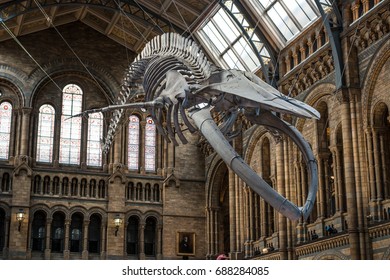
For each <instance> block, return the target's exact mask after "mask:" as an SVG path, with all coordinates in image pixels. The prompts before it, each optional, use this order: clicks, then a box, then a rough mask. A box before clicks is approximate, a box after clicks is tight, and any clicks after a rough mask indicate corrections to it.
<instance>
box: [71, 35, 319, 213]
mask: <svg viewBox="0 0 390 280" xmlns="http://www.w3.org/2000/svg"><path fill="white" fill-rule="evenodd" d="M140 93H142V94H144V101H143V102H135V103H129V101H130V100H131V99H132V98H133V97H135V96H137V95H139V94H140ZM126 108H144V109H147V110H148V111H149V113H150V115H151V117H152V118H153V120H154V122H155V124H156V127H157V130H158V132H159V133H160V134H161V135H162V136H163V137H164V138H165V139H166V141H168V142H172V143H173V144H175V145H178V144H179V143H178V140H177V139H176V136H177V137H178V138H179V140H180V141H181V143H183V144H186V143H187V139H186V138H185V135H184V133H183V131H184V129H186V130H188V131H190V132H191V133H195V132H197V131H199V132H200V133H201V134H202V135H203V137H204V138H205V139H206V140H207V141H208V142H209V144H210V145H211V146H212V147H213V149H214V150H215V152H216V153H217V154H218V155H219V156H220V157H221V158H222V159H223V161H224V162H225V163H226V164H227V165H228V166H229V167H230V168H231V170H232V171H233V172H235V173H236V174H237V175H238V176H239V177H240V178H241V179H242V180H243V181H244V182H245V183H246V184H247V185H248V186H249V187H250V188H251V189H252V190H253V191H255V192H256V193H257V194H259V195H260V196H261V197H262V198H263V199H264V200H265V201H266V202H268V203H269V204H270V205H271V206H272V207H274V209H276V210H277V211H278V212H280V213H281V214H283V215H284V216H286V217H287V218H289V219H291V220H298V219H299V218H303V219H304V220H306V219H307V218H308V216H309V215H310V213H311V210H312V208H313V205H314V201H315V197H316V193H317V188H318V183H317V181H318V175H317V163H316V160H315V158H314V155H313V153H312V151H311V148H310V146H309V144H308V143H307V142H306V141H305V139H304V138H303V136H302V135H301V133H300V132H299V131H298V130H297V129H296V128H295V127H294V126H292V125H290V124H289V123H287V122H285V121H283V120H282V119H280V118H279V117H278V116H277V114H275V113H283V114H290V115H294V116H297V117H303V118H314V119H319V118H320V114H319V113H318V112H317V111H316V110H315V109H313V108H312V107H310V106H309V105H307V104H305V103H303V102H300V101H298V100H296V99H294V98H290V97H287V96H285V95H283V94H282V93H280V92H279V91H278V90H276V89H275V88H273V87H272V86H270V85H268V84H267V83H265V82H264V81H262V80H261V79H260V78H259V77H257V76H255V75H254V74H252V73H249V72H244V71H239V70H232V69H230V70H224V69H220V68H218V67H216V66H215V65H213V64H211V63H210V62H209V61H208V60H207V58H206V56H205V55H204V53H203V52H202V51H201V49H200V48H199V47H198V46H197V45H196V44H195V42H193V41H192V40H190V39H188V38H184V37H182V36H180V35H178V34H175V33H166V34H163V35H161V36H156V37H154V38H153V39H152V40H151V41H149V42H148V43H147V44H146V46H145V47H144V49H143V51H142V52H141V53H140V54H139V55H138V56H137V57H136V58H135V60H134V61H133V62H132V63H131V64H130V66H129V68H128V69H127V71H126V73H125V76H124V78H123V82H122V86H121V90H120V92H119V94H118V96H117V102H116V104H115V105H110V106H108V107H103V108H99V109H92V110H87V111H84V112H82V113H81V114H79V115H76V116H85V115H88V114H91V113H95V112H107V111H113V114H112V118H111V120H110V124H109V128H108V132H107V136H106V137H105V139H104V140H103V141H102V149H103V152H104V153H108V151H109V149H110V146H111V143H112V142H113V138H114V135H115V132H116V128H117V127H118V124H119V123H120V121H121V117H122V115H123V111H124V109H126ZM212 113H214V114H220V115H222V116H223V118H222V123H221V124H220V125H217V124H216V122H215V121H214V120H213V118H212ZM239 115H244V116H245V117H246V118H247V119H248V120H250V121H251V122H252V123H253V124H258V125H263V126H265V127H266V128H267V129H268V130H269V131H270V132H272V133H273V134H275V135H277V134H279V133H280V132H282V133H284V134H286V135H287V136H288V137H290V138H291V139H292V140H293V142H294V143H295V144H296V145H297V146H298V148H299V149H300V151H301V153H302V155H303V158H304V161H305V163H306V166H307V170H308V178H309V181H310V184H309V191H308V194H307V198H306V202H305V204H304V205H303V206H302V207H298V206H297V205H295V204H294V203H292V202H291V201H289V200H288V199H287V198H285V197H283V196H282V195H281V194H279V193H278V192H277V191H275V190H274V189H273V188H272V187H271V186H270V185H268V183H267V182H265V181H264V180H263V179H262V178H261V177H260V176H259V175H258V174H257V173H256V172H255V171H253V169H252V168H251V167H250V166H249V165H248V164H247V163H245V161H244V160H243V159H242V158H241V157H240V156H239V155H238V154H237V152H236V151H235V150H234V149H233V147H232V146H231V145H230V143H229V141H228V140H229V138H231V137H234V136H235V134H236V132H235V131H233V127H234V123H235V120H236V119H237V117H238V116H239ZM76 116H74V117H76ZM191 120H192V121H191Z"/></svg>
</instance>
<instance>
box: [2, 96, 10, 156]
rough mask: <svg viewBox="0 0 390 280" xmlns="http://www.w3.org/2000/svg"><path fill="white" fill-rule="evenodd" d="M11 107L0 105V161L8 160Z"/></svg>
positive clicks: (5, 103)
mask: <svg viewBox="0 0 390 280" xmlns="http://www.w3.org/2000/svg"><path fill="white" fill-rule="evenodd" d="M11 120H12V105H11V103H9V102H6V101H5V102H2V103H1V104H0V159H8V155H9V141H10V138H11Z"/></svg>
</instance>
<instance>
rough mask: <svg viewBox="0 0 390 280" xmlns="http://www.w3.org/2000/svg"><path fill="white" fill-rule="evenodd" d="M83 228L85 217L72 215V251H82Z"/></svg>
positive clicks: (78, 214)
mask: <svg viewBox="0 0 390 280" xmlns="http://www.w3.org/2000/svg"><path fill="white" fill-rule="evenodd" d="M82 226H83V216H82V215H81V214H80V213H76V214H73V215H72V222H71V224H70V251H71V252H81V250H82V242H81V241H82V232H83V231H82Z"/></svg>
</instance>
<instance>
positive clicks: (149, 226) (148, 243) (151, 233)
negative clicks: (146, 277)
mask: <svg viewBox="0 0 390 280" xmlns="http://www.w3.org/2000/svg"><path fill="white" fill-rule="evenodd" d="M156 227H157V223H156V219H155V218H153V217H149V218H147V219H146V225H145V230H144V236H145V244H144V246H145V250H144V251H145V255H146V256H155V255H156Z"/></svg>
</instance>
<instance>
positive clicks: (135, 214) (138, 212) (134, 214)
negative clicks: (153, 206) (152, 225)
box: [125, 209, 143, 223]
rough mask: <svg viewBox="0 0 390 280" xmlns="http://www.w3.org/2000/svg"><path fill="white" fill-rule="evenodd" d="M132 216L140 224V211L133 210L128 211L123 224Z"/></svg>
mask: <svg viewBox="0 0 390 280" xmlns="http://www.w3.org/2000/svg"><path fill="white" fill-rule="evenodd" d="M132 216H136V217H137V218H138V220H139V221H140V222H141V221H142V220H143V214H142V212H141V211H140V210H136V209H133V210H130V211H129V212H126V214H125V222H126V223H127V222H128V221H129V219H130V217H132Z"/></svg>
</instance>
